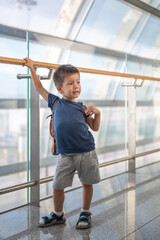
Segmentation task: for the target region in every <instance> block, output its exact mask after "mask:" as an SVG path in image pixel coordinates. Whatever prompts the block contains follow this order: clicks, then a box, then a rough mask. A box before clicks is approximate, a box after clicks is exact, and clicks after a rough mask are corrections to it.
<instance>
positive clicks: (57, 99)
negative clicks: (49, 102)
mask: <svg viewBox="0 0 160 240" xmlns="http://www.w3.org/2000/svg"><path fill="white" fill-rule="evenodd" d="M58 101H59V98H57V99H56V100H55V101H54V104H53V108H52V114H54V109H55V106H56V103H57V102H58Z"/></svg>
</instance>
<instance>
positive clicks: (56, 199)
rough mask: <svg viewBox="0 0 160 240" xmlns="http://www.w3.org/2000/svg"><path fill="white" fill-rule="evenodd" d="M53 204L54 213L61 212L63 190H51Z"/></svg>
mask: <svg viewBox="0 0 160 240" xmlns="http://www.w3.org/2000/svg"><path fill="white" fill-rule="evenodd" d="M53 203H54V210H55V212H57V213H58V212H62V211H63V203H64V190H55V189H54V190H53Z"/></svg>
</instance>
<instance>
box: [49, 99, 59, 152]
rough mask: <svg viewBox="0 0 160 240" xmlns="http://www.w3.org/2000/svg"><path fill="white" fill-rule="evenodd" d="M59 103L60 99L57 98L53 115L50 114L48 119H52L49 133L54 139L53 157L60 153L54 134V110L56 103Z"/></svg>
mask: <svg viewBox="0 0 160 240" xmlns="http://www.w3.org/2000/svg"><path fill="white" fill-rule="evenodd" d="M58 101H59V98H57V99H56V100H55V102H54V104H53V108H52V114H50V115H48V116H47V117H46V119H47V118H49V117H50V118H51V119H50V123H49V132H50V135H51V136H52V138H53V139H52V147H51V151H52V155H58V153H57V152H56V138H55V134H54V109H55V106H56V103H57V102H58Z"/></svg>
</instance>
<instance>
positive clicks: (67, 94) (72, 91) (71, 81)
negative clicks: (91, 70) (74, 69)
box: [57, 73, 81, 102]
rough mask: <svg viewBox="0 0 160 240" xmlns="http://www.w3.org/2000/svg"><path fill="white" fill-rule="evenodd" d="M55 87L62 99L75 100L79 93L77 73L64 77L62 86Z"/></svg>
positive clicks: (79, 86)
mask: <svg viewBox="0 0 160 240" xmlns="http://www.w3.org/2000/svg"><path fill="white" fill-rule="evenodd" d="M57 89H58V91H59V92H60V93H61V94H62V95H63V98H64V99H66V100H69V101H72V102H75V99H76V98H78V97H79V95H80V93H81V84H80V76H79V73H74V74H71V75H69V76H67V77H65V79H64V81H63V84H62V86H61V87H60V86H57Z"/></svg>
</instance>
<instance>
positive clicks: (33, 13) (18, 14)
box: [0, 0, 64, 34]
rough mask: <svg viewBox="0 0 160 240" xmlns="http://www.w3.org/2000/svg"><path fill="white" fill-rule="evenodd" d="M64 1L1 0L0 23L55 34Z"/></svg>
mask: <svg viewBox="0 0 160 240" xmlns="http://www.w3.org/2000/svg"><path fill="white" fill-rule="evenodd" d="M63 2H64V0H59V1H56V0H46V1H43V0H38V1H37V0H32V1H17V0H14V1H5V0H1V5H0V12H1V14H0V24H4V25H6V26H11V27H16V28H19V29H26V30H29V31H35V32H42V33H46V34H49V33H50V34H51V33H52V34H53V33H54V28H55V26H56V20H57V17H58V15H59V12H60V10H61V7H62V5H63ZM6 12H7V14H6ZM8 16H10V17H8ZM40 23H43V24H40Z"/></svg>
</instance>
